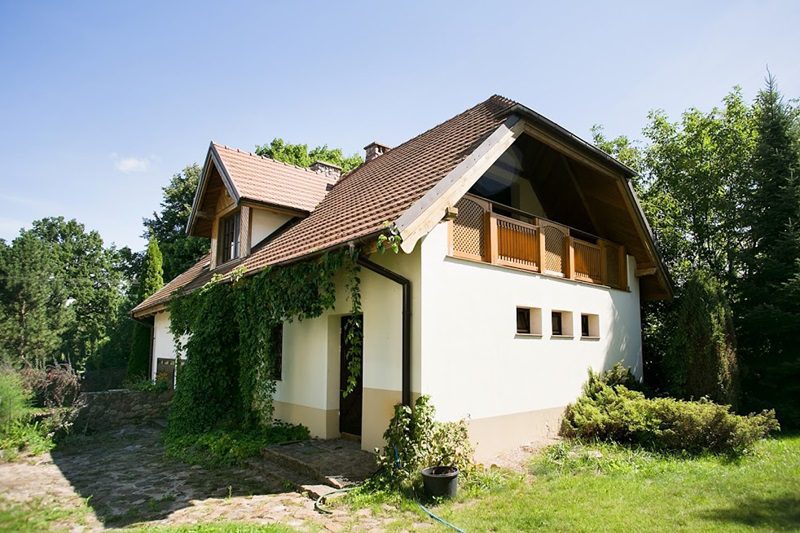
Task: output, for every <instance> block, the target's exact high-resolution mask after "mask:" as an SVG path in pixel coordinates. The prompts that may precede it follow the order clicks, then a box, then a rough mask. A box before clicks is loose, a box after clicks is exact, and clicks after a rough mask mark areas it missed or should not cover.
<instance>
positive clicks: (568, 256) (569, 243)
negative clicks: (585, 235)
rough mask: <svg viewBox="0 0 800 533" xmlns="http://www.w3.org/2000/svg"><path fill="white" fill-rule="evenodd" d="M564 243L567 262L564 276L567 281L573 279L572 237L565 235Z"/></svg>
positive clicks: (573, 250)
mask: <svg viewBox="0 0 800 533" xmlns="http://www.w3.org/2000/svg"><path fill="white" fill-rule="evenodd" d="M564 242H565V243H566V247H567V249H566V252H567V253H566V254H565V255H566V260H567V265H566V266H567V268H565V269H564V275H565V277H567V278H568V279H575V244H574V243H573V242H572V237H570V236H569V235H567V237H566V238H565V239H564Z"/></svg>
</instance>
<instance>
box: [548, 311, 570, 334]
mask: <svg viewBox="0 0 800 533" xmlns="http://www.w3.org/2000/svg"><path fill="white" fill-rule="evenodd" d="M556 315H558V324H559V330H558V332H556V329H555V325H556V320H555V318H556ZM572 321H573V317H572V311H564V310H563V309H553V310H552V311H550V337H551V338H554V339H572V338H574V337H575V334H574V330H573V327H574V326H573V324H572Z"/></svg>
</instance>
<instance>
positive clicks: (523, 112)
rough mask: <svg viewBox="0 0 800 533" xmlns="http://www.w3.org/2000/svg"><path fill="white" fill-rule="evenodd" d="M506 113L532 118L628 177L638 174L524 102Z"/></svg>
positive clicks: (531, 119)
mask: <svg viewBox="0 0 800 533" xmlns="http://www.w3.org/2000/svg"><path fill="white" fill-rule="evenodd" d="M506 113H507V114H509V115H513V114H517V115H520V116H522V117H523V118H526V119H528V120H530V121H532V122H535V123H537V124H539V125H541V126H544V127H545V128H547V129H549V130H552V131H553V132H555V133H556V134H557V135H559V136H560V137H562V138H564V139H566V140H567V141H568V142H570V143H572V144H574V145H576V146H577V147H578V148H579V149H583V150H588V152H589V153H590V154H592V155H594V156H596V157H598V158H600V159H601V160H602V161H604V162H605V163H608V164H610V165H611V166H613V167H614V168H615V169H616V170H619V171H620V172H622V173H624V174H625V176H626V177H628V178H630V177H633V176H636V171H634V170H633V169H632V168H630V167H629V166H627V165H625V164H624V163H621V162H620V161H619V160H617V159H616V158H615V157H613V156H611V155H609V154H607V153H606V152H604V151H603V150H601V149H599V148H598V147H596V146H595V145H593V144H591V143H589V142H586V141H585V140H583V139H581V138H580V137H578V136H577V135H575V134H574V133H572V132H571V131H569V130H568V129H566V128H564V127H563V126H559V125H558V124H556V123H555V122H553V121H552V120H550V119H549V118H547V117H545V116H544V115H541V114H539V113H537V112H536V111H534V110H533V109H531V108H529V107H526V106H524V105H522V104H515V105H513V106H512V107H511V108H509V109H508V110H507V111H506Z"/></svg>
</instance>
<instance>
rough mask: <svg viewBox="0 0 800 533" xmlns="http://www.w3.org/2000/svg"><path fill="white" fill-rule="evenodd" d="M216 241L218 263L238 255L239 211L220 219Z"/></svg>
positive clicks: (225, 261)
mask: <svg viewBox="0 0 800 533" xmlns="http://www.w3.org/2000/svg"><path fill="white" fill-rule="evenodd" d="M218 241H219V242H218V246H219V248H218V254H219V258H220V260H219V263H220V264H222V263H227V262H228V261H230V260H231V259H236V258H237V257H239V211H236V212H235V213H231V214H230V215H228V216H226V217H224V218H221V219H220V221H219V239H218Z"/></svg>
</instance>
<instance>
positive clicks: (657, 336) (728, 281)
mask: <svg viewBox="0 0 800 533" xmlns="http://www.w3.org/2000/svg"><path fill="white" fill-rule="evenodd" d="M593 133H594V138H595V143H596V144H597V145H598V146H599V147H600V148H602V149H604V150H606V151H608V152H609V153H611V154H613V155H616V156H618V157H619V158H620V159H621V160H622V161H623V162H625V163H627V164H628V165H629V166H632V167H633V168H634V169H636V170H637V171H638V172H639V173H640V176H639V177H638V178H637V179H636V181H635V183H634V184H635V186H636V189H637V192H638V193H639V196H640V199H641V203H642V207H643V209H644V211H645V213H646V215H647V217H648V219H649V221H650V224H651V226H652V228H653V231H654V234H655V238H656V241H657V242H658V245H659V248H660V250H661V252H662V254H663V256H664V259H665V262H666V264H667V265H668V268H669V270H670V272H671V274H672V276H673V278H674V280H675V283H676V292H677V295H678V296H677V298H676V300H675V301H674V302H671V303H663V302H658V303H653V304H648V305H647V306H645V308H644V310H643V319H644V341H645V366H646V368H647V376H648V379H649V380H651V381H653V382H654V384H655V385H656V386H657V387H660V388H662V389H667V390H675V388H676V387H677V389H678V390H679V391H683V392H681V394H697V393H698V391H708V390H710V389H709V387H710V386H711V385H712V382H713V381H716V382H717V383H718V385H721V384H722V383H725V382H727V381H728V378H727V377H725V376H727V370H726V368H729V369H730V370H731V371H733V369H734V368H735V365H734V364H733V361H734V358H733V356H732V352H731V350H732V349H733V347H734V346H736V345H738V347H739V349H738V352H739V354H740V355H739V358H740V359H741V360H742V363H741V364H740V365H739V366H740V368H741V375H742V392H743V397H742V400H743V401H742V406H743V408H745V409H756V408H757V409H761V408H769V407H775V408H776V409H777V412H778V415H779V417H780V418H781V420H782V421H783V422H784V425H799V424H800V409H798V408H797V407H794V404H795V403H796V402H792V401H789V400H788V399H789V398H790V397H792V394H791V393H790V391H792V390H794V391H800V389H798V386H797V385H796V384H798V383H800V349H799V348H798V346H800V338H798V337H800V328H798V327H797V324H798V323H799V322H798V319H800V303H798V302H800V299H798V298H797V296H798V294H799V293H800V285H798V280H800V226H798V224H800V185H798V170H800V155H799V154H800V151H799V150H798V145H799V144H800V123H799V121H798V111H797V110H796V109H795V108H793V107H792V106H791V105H790V104H788V103H786V102H785V101H784V100H783V98H782V97H781V95H780V92H779V91H778V89H777V87H776V84H775V81H774V79H773V78H772V77H769V78H768V80H767V83H766V87H765V88H764V89H763V90H762V91H761V92H760V93H759V95H758V97H757V98H756V100H755V102H753V103H752V104H750V103H747V102H745V100H744V98H743V96H742V93H741V91H740V90H739V89H738V88H737V89H734V91H732V92H731V93H730V94H728V95H727V96H726V97H725V98H724V99H723V105H722V106H721V107H719V108H714V109H712V110H711V111H710V112H703V111H700V110H698V109H690V110H688V111H687V112H685V113H684V114H683V115H682V117H681V120H680V121H679V122H670V121H669V119H668V118H667V117H666V115H665V114H664V113H663V112H659V111H657V112H653V113H651V114H650V116H649V123H648V126H647V127H646V128H645V129H644V138H645V140H644V142H642V143H637V142H633V141H630V140H629V139H628V138H626V137H624V136H623V137H618V138H615V139H608V138H606V137H605V136H604V135H603V132H602V129H600V128H595V130H594V132H593ZM698 271H704V272H706V273H707V274H705V275H700V274H698V273H697V272H698ZM701 277H702V278H704V281H702V280H701V279H700V278H701ZM703 287H705V288H703ZM726 302H729V303H730V306H731V307H732V308H733V323H734V327H735V332H736V335H737V337H738V340H737V341H736V342H735V343H734V342H733V341H732V340H731V341H730V342H727V341H725V342H723V341H722V339H723V338H729V337H730V335H729V333H728V329H729V328H728V327H727V326H725V327H723V324H724V323H726V319H724V317H725V316H726V315H727V314H728V311H727V306H728V303H726ZM701 326H703V327H702V328H701ZM681 328H682V329H681ZM726 346H727V348H726ZM685 350H689V351H690V353H686V352H685ZM714 354H716V355H714ZM725 354H727V355H725ZM693 360H697V361H700V362H703V361H705V363H709V362H711V361H716V363H717V366H716V367H715V368H716V370H713V371H709V367H708V366H706V365H705V363H704V364H690V363H689V362H690V361H693ZM725 361H728V363H726V362H725ZM687 365H688V366H687ZM731 375H733V374H731ZM705 380H708V382H707V383H705V385H702V383H703V382H704V381H705ZM692 382H695V384H696V386H693V385H691V383H692ZM687 387H688V388H687ZM697 387H699V388H697ZM793 387H794V388H793ZM723 388H726V387H723ZM717 394H721V389H720V391H718V393H717ZM794 396H795V397H796V396H797V394H796V393H795V394H794Z"/></svg>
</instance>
